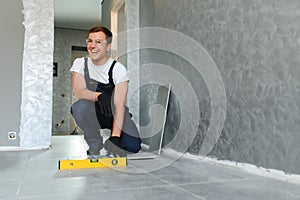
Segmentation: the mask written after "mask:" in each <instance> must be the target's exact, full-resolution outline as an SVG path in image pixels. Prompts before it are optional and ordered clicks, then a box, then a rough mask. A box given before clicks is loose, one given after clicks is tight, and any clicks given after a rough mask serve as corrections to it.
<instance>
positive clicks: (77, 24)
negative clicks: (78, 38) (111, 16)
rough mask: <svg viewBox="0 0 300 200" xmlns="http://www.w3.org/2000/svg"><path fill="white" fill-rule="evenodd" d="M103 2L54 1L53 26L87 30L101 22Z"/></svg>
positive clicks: (89, 0)
mask: <svg viewBox="0 0 300 200" xmlns="http://www.w3.org/2000/svg"><path fill="white" fill-rule="evenodd" d="M102 1H103V0H54V26H55V27H60V28H70V29H82V30H88V29H90V28H91V27H92V26H95V25H99V24H100V22H101V2H102Z"/></svg>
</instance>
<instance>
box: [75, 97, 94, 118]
mask: <svg viewBox="0 0 300 200" xmlns="http://www.w3.org/2000/svg"><path fill="white" fill-rule="evenodd" d="M91 106H93V105H92V104H91V102H89V101H87V100H83V99H80V100H78V101H76V102H75V103H74V104H73V105H72V106H71V114H72V115H73V117H74V118H75V120H80V119H82V118H85V117H86V116H85V115H86V114H87V113H88V112H89V110H91Z"/></svg>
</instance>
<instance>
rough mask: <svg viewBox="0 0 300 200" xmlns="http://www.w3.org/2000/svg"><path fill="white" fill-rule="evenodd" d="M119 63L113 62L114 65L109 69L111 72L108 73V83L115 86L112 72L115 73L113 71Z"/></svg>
mask: <svg viewBox="0 0 300 200" xmlns="http://www.w3.org/2000/svg"><path fill="white" fill-rule="evenodd" d="M116 63H117V61H116V60H114V61H113V63H112V64H111V66H110V68H109V72H108V81H109V83H110V84H113V83H114V82H113V78H112V77H113V76H112V72H113V69H114V66H115V64H116Z"/></svg>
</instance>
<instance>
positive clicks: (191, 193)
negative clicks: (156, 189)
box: [147, 173, 206, 200]
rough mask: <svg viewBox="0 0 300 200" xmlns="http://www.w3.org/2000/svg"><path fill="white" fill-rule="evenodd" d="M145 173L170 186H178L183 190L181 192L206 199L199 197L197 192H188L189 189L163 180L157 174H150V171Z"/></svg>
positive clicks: (203, 199)
mask: <svg viewBox="0 0 300 200" xmlns="http://www.w3.org/2000/svg"><path fill="white" fill-rule="evenodd" d="M147 174H148V175H150V176H152V177H154V178H156V179H159V180H160V181H162V182H165V183H167V184H168V185H171V186H173V187H175V188H178V189H179V190H181V191H183V192H185V193H188V194H190V195H192V196H194V197H196V198H197V199H200V200H206V198H204V197H201V196H199V195H197V194H195V193H193V192H190V191H188V190H185V189H183V188H181V187H179V186H178V185H176V184H174V183H170V182H168V181H166V180H164V179H162V178H160V177H158V176H155V175H154V174H150V173H147Z"/></svg>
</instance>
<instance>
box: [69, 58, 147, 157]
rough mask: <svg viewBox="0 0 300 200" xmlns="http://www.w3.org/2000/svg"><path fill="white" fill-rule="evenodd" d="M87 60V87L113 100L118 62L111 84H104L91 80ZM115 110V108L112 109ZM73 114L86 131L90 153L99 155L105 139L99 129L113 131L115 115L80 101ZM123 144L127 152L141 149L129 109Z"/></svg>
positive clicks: (96, 104)
mask: <svg viewBox="0 0 300 200" xmlns="http://www.w3.org/2000/svg"><path fill="white" fill-rule="evenodd" d="M87 63H88V62H87V58H85V64H84V65H85V66H84V78H85V81H86V86H87V88H88V89H89V90H91V91H97V92H105V93H106V94H108V95H110V96H111V97H112V99H113V92H114V88H115V84H114V82H113V79H112V77H113V76H112V72H113V68H114V65H115V63H116V61H114V62H113V63H112V65H111V67H110V69H109V73H108V75H109V83H108V84H104V83H100V82H98V81H95V80H93V79H91V78H90V75H89V71H88V66H87ZM112 109H113V107H112ZM71 113H72V115H73V117H74V119H75V122H76V124H77V125H78V126H79V127H80V128H81V129H82V130H83V131H84V139H85V140H86V142H87V144H88V145H89V152H90V153H92V154H99V151H100V150H101V149H102V148H103V138H102V136H101V135H100V132H99V129H101V128H102V129H110V130H111V129H112V125H113V115H112V117H107V116H105V115H104V114H103V113H101V112H100V107H99V103H98V102H92V101H88V100H84V99H79V100H78V101H76V102H75V103H74V104H73V105H72V107H71ZM121 142H122V145H123V148H124V149H125V150H126V151H129V152H133V153H137V152H138V151H139V150H140V149H141V139H140V136H139V133H138V130H137V127H136V125H135V124H134V122H133V121H132V119H131V116H130V113H129V109H128V107H125V113H124V122H123V129H122V132H121Z"/></svg>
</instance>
